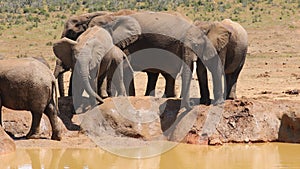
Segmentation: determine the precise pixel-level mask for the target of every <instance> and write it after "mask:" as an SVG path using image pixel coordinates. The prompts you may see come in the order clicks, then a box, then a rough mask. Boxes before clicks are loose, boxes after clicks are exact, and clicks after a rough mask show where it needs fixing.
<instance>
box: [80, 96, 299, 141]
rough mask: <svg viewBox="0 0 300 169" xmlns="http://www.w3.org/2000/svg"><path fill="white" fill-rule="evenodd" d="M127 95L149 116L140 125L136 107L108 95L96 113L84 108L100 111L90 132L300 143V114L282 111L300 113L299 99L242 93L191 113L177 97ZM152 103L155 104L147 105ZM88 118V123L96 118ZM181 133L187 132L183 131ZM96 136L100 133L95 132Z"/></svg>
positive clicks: (182, 138) (143, 114)
mask: <svg viewBox="0 0 300 169" xmlns="http://www.w3.org/2000/svg"><path fill="white" fill-rule="evenodd" d="M129 100H130V103H131V104H132V105H133V106H134V107H139V108H140V113H141V114H140V118H146V116H150V115H152V116H153V120H152V121H148V122H147V123H142V124H140V126H139V125H138V124H137V123H135V122H134V118H133V116H136V115H137V112H134V111H133V110H132V109H131V108H129V107H128V105H127V107H124V106H122V104H123V103H122V102H119V103H118V104H115V103H114V101H113V100H111V99H106V100H105V103H104V104H103V105H100V106H98V108H97V109H98V110H99V111H98V115H96V114H97V113H96V112H93V113H91V112H87V114H90V115H91V114H93V117H91V119H92V120H94V121H95V119H97V117H95V116H99V114H101V116H102V119H101V120H100V121H101V122H100V121H99V120H96V121H98V128H97V129H96V128H94V129H93V127H87V128H89V129H88V131H89V132H91V131H100V130H99V128H100V129H101V131H102V132H108V131H109V132H110V134H112V133H113V134H115V135H122V136H126V137H133V138H140V139H143V140H153V139H157V138H162V137H163V138H165V139H167V140H171V141H177V142H185V143H190V144H214V145H215V144H222V143H228V142H239V143H248V142H269V141H277V140H280V141H288V142H300V132H299V131H300V115H298V114H295V113H294V114H293V115H291V114H290V115H289V116H288V115H287V114H286V113H289V112H290V111H291V110H294V111H293V112H300V110H299V108H300V103H297V102H292V101H271V100H254V99H245V98H243V99H241V100H228V101H226V102H225V105H223V107H222V106H219V107H216V106H204V105H198V106H195V107H194V108H193V109H192V110H191V111H190V112H184V111H182V110H181V109H180V100H177V99H163V98H156V99H155V98H152V100H151V99H150V100H149V97H148V98H147V97H132V98H129ZM150 102H151V104H153V105H155V106H153V105H152V106H150V107H149V105H150ZM152 102H153V103H152ZM154 103H155V104H154ZM116 105H117V106H119V107H123V108H122V111H123V112H122V113H118V111H119V110H118V108H116ZM130 109H131V110H130ZM130 112H131V113H130ZM122 114H123V115H122ZM124 114H126V115H125V116H126V117H125V116H124ZM130 118H132V119H130ZM193 118H195V119H196V120H194V119H193ZM298 120H299V122H298ZM87 121H88V125H94V123H96V122H91V121H90V120H87ZM101 126H102V127H101ZM187 127H190V129H187ZM83 128H86V127H83ZM182 133H185V136H183V135H182ZM284 133H285V134H284ZM98 135H101V134H100V133H98ZM205 136H206V137H205Z"/></svg>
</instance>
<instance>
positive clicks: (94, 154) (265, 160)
mask: <svg viewBox="0 0 300 169" xmlns="http://www.w3.org/2000/svg"><path fill="white" fill-rule="evenodd" d="M299 153H300V145H299V144H283V143H264V144H228V145H223V146H220V147H211V146H195V145H186V144H180V145H178V146H176V147H175V148H173V149H172V150H170V151H168V152H166V153H164V154H162V155H160V156H156V157H152V158H147V159H130V158H124V157H119V156H116V155H113V154H111V153H109V152H106V151H103V150H101V149H17V151H16V152H15V153H12V154H8V155H4V156H0V168H1V169H9V168H21V169H27V168H45V169H46V168H49V169H53V168H70V169H73V168H75V169H76V168H79V169H93V168H101V169H106V168H109V169H117V168H120V169H125V168H130V169H134V168H136V169H158V168H163V169H170V168H172V169H183V168H184V169H202V168H203V169H277V168H300V155H299Z"/></svg>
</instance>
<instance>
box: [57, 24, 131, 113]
mask: <svg viewBox="0 0 300 169" xmlns="http://www.w3.org/2000/svg"><path fill="white" fill-rule="evenodd" d="M53 51H54V53H55V55H56V57H58V58H59V59H60V60H61V61H62V62H63V64H64V65H66V66H67V67H70V68H71V69H72V70H73V73H72V78H73V79H72V81H73V82H76V83H73V84H72V87H73V92H76V93H74V95H75V96H81V95H82V92H83V90H85V91H86V92H87V93H88V95H89V96H90V99H91V101H92V102H91V104H92V106H93V105H95V104H96V100H97V101H99V102H100V103H102V102H103V100H102V98H101V97H100V96H99V95H98V93H97V85H98V84H97V81H98V78H100V79H101V78H102V79H103V77H105V76H106V75H108V76H107V78H108V79H109V80H108V83H109V85H108V87H110V86H114V87H115V90H116V92H117V94H118V95H123V96H124V95H126V91H125V87H124V83H123V58H124V57H125V58H126V55H125V54H124V52H123V51H121V50H120V49H119V48H118V47H116V46H114V45H113V42H112V38H111V36H110V34H109V33H108V32H107V31H106V30H105V29H103V28H101V27H98V26H95V27H92V28H89V29H87V30H86V31H85V32H84V33H82V34H81V35H80V36H79V37H78V38H77V41H74V40H71V39H68V38H66V37H65V38H62V39H60V40H59V41H58V42H56V43H54V45H53ZM118 66H119V68H117V67H118ZM113 77H114V78H116V79H115V80H112V78H113ZM110 82H113V83H114V84H113V85H110ZM94 98H96V100H95V99H94ZM73 99H74V100H73V101H74V105H79V104H80V101H81V100H79V99H80V98H77V97H73ZM75 109H76V108H75Z"/></svg>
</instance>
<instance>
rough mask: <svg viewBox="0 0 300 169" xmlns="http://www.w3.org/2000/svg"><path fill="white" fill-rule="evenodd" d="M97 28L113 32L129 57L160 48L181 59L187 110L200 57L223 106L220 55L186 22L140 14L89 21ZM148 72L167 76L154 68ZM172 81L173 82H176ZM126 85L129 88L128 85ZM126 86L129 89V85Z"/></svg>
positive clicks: (182, 93) (216, 98)
mask: <svg viewBox="0 0 300 169" xmlns="http://www.w3.org/2000/svg"><path fill="white" fill-rule="evenodd" d="M94 25H98V26H101V27H103V28H105V29H106V30H107V31H108V32H110V34H111V36H112V38H113V42H114V44H115V45H116V46H118V47H120V48H121V49H122V50H124V52H125V53H126V54H127V55H128V54H133V53H135V52H137V51H139V50H142V49H149V48H158V49H162V50H166V51H169V52H171V53H173V54H174V55H176V56H177V57H178V58H179V59H181V60H182V61H183V63H184V64H185V66H183V68H182V72H183V73H182V90H181V96H182V97H183V99H182V100H183V102H182V106H183V107H186V108H188V109H189V108H190V102H189V91H190V82H191V75H192V74H191V70H192V66H193V61H196V60H197V57H198V58H200V59H201V60H202V61H203V63H205V65H206V66H207V67H208V69H209V70H210V71H211V72H212V74H213V84H214V95H215V103H216V104H218V103H222V102H223V97H222V94H223V93H222V84H221V83H220V82H221V75H222V70H220V67H221V66H216V65H221V63H219V57H218V55H217V52H216V51H215V49H214V47H213V46H212V44H211V43H210V41H209V40H208V38H207V37H206V36H205V35H204V34H203V33H202V31H200V30H199V29H198V28H196V27H195V26H193V25H190V24H189V23H187V21H186V20H185V19H183V18H181V17H178V16H174V15H170V14H166V13H159V12H139V13H135V14H130V15H128V16H114V15H103V16H97V17H94V18H93V19H92V20H91V21H90V23H89V25H88V26H90V27H92V26H94ZM174 28H176V29H174ZM74 30H75V29H72V30H71V29H70V30H64V32H69V31H70V32H73V33H72V35H74V34H75V33H74V32H76V31H74ZM80 33H81V32H80V31H78V33H77V35H78V36H79V35H80ZM74 38H75V36H74ZM183 44H184V45H183ZM142 56H143V55H140V56H137V57H142ZM129 60H130V59H129ZM158 62H164V63H165V64H164V65H167V64H168V62H166V59H164V58H163V57H162V58H161V59H160V60H159V61H158ZM131 63H132V62H131ZM132 66H133V68H136V67H141V66H140V65H134V63H132ZM180 66H182V64H181V65H174V67H176V68H178V67H180ZM216 67H217V68H216ZM177 70H178V69H177ZM146 71H148V72H150V73H167V72H164V71H161V70H158V69H151V68H149V69H146ZM177 73H178V72H177ZM171 79H172V78H171ZM124 80H128V79H124ZM129 80H130V79H129ZM172 80H173V81H174V79H172ZM124 83H126V84H127V82H124ZM125 86H126V88H127V85H125ZM147 90H148V88H147ZM149 91H151V90H148V92H149ZM173 93H174V92H173ZM206 99H207V98H206Z"/></svg>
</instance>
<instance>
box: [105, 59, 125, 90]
mask: <svg viewBox="0 0 300 169" xmlns="http://www.w3.org/2000/svg"><path fill="white" fill-rule="evenodd" d="M123 74H124V73H123V61H122V60H116V61H113V62H112V63H111V66H110V68H109V70H108V75H107V79H108V80H107V83H108V84H109V86H111V84H113V86H112V87H113V90H112V92H113V93H112V94H113V96H115V95H116V94H117V95H118V96H126V90H125V86H124V82H123V79H124V77H123Z"/></svg>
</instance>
